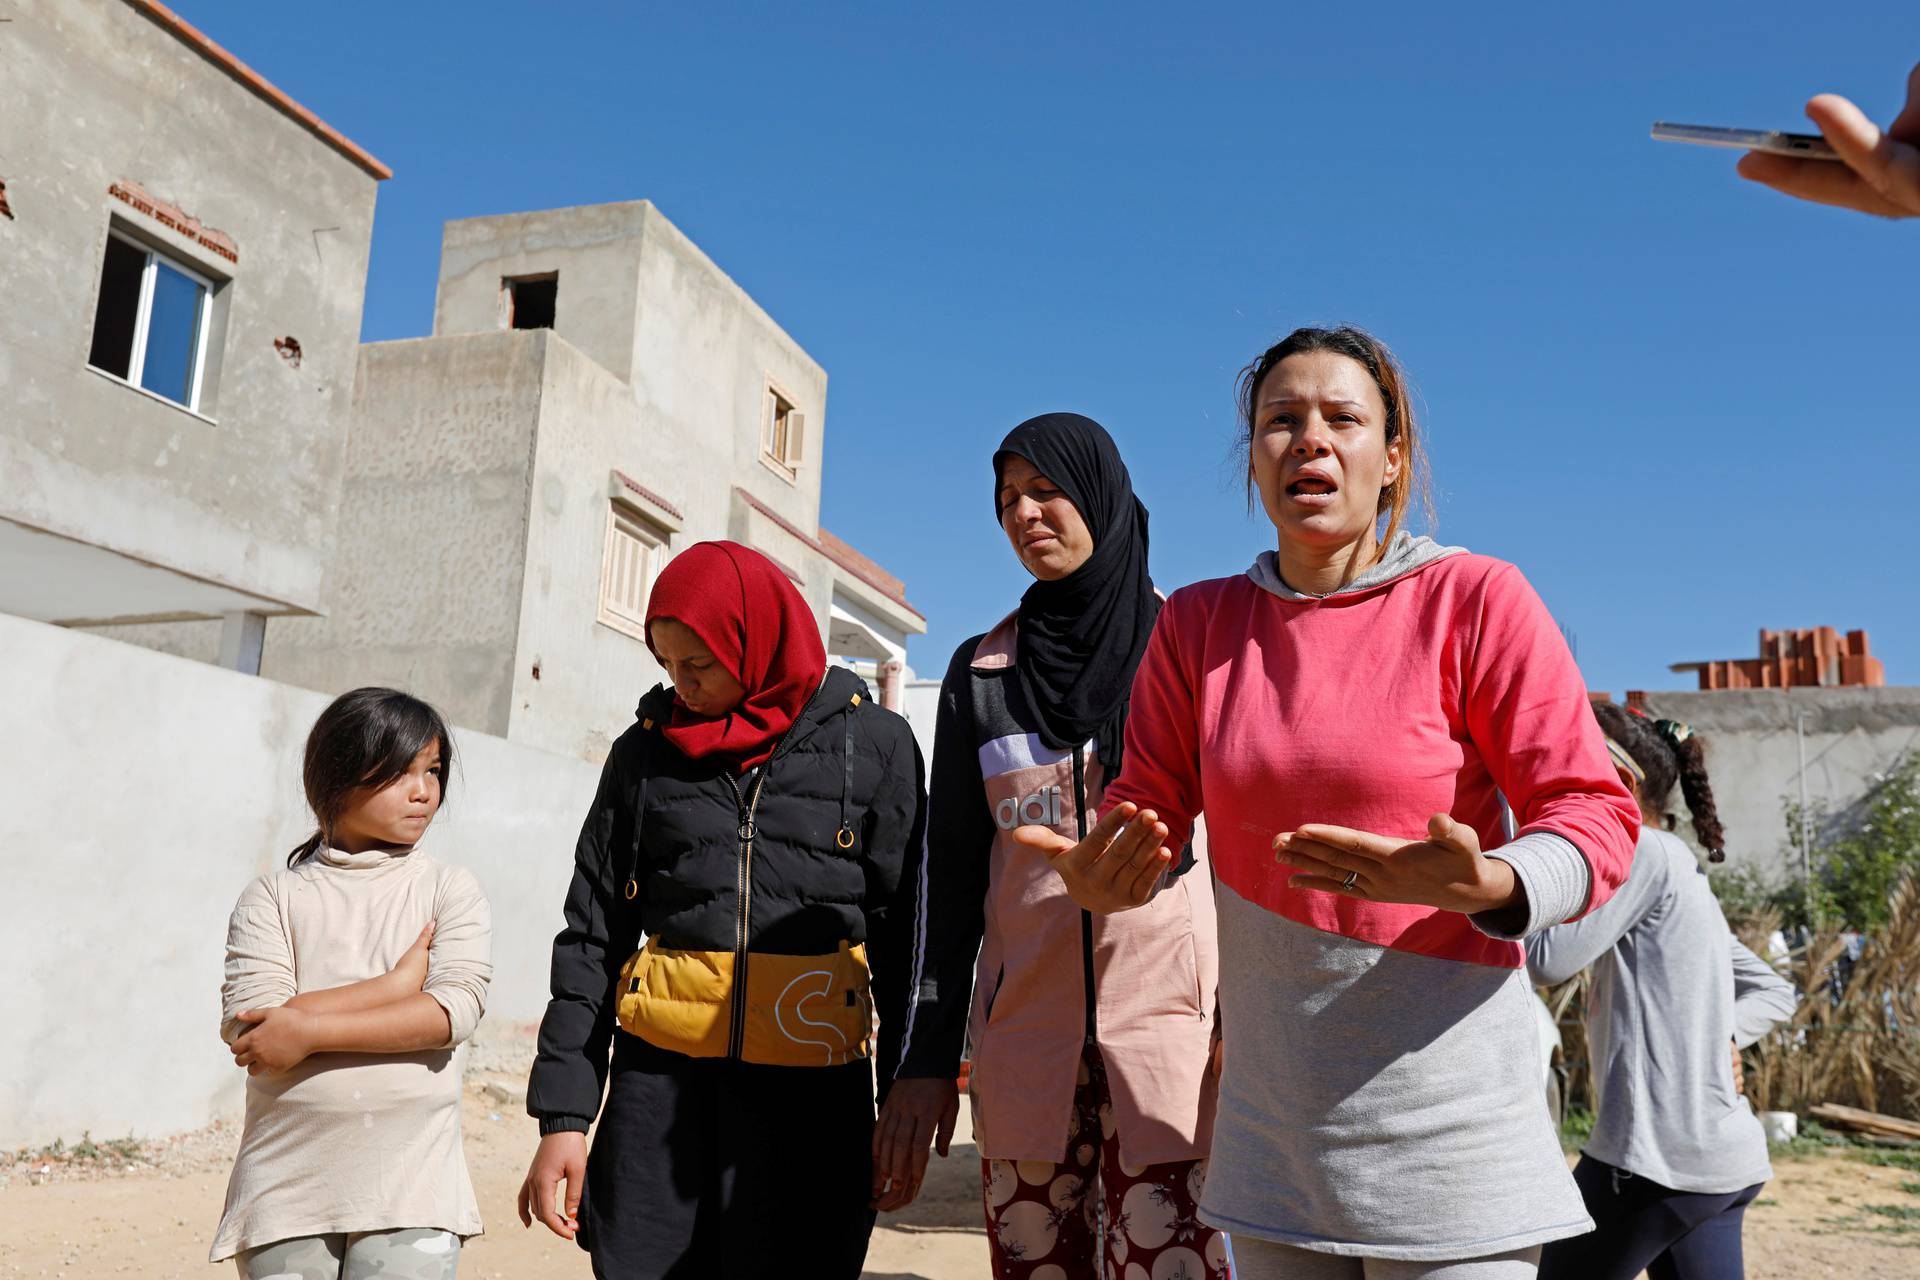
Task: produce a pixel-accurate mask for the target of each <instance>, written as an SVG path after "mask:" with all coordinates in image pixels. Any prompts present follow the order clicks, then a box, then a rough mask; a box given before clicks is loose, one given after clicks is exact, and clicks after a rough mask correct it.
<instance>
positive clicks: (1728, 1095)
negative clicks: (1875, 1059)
mask: <svg viewBox="0 0 1920 1280" xmlns="http://www.w3.org/2000/svg"><path fill="white" fill-rule="evenodd" d="M1594 714H1595V716H1596V717H1597V718H1598V719H1599V720H1600V723H1601V727H1602V728H1603V729H1604V730H1605V731H1606V734H1607V740H1608V748H1609V750H1610V751H1611V752H1612V753H1613V754H1614V758H1615V762H1616V764H1617V765H1618V766H1619V769H1620V772H1621V776H1622V778H1623V780H1626V781H1627V782H1629V783H1630V784H1631V786H1632V787H1633V790H1634V794H1635V798H1636V799H1638V800H1639V802H1640V805H1641V810H1642V815H1643V817H1644V818H1645V820H1646V824H1647V825H1646V826H1644V827H1643V828H1642V830H1641V833H1640V841H1639V843H1638V845H1637V846H1636V847H1635V849H1634V855H1633V867H1632V871H1631V873H1630V874H1629V876H1628V878H1627V882H1626V884H1624V885H1622V886H1621V888H1620V890H1619V892H1617V893H1616V894H1615V895H1614V896H1613V898H1612V899H1611V900H1610V901H1608V902H1607V903H1605V904H1604V905H1603V906H1601V907H1599V908H1597V909H1596V910H1594V911H1593V912H1592V913H1590V914H1589V915H1587V916H1585V917H1584V918H1582V919H1580V920H1577V921H1575V922H1573V923H1571V924H1563V925H1559V926H1557V927H1555V928H1552V929H1549V930H1547V931H1545V932H1543V933H1540V934H1536V935H1535V936H1534V937H1532V938H1529V939H1528V940H1527V942H1526V948H1527V971H1528V973H1529V975H1530V976H1531V977H1532V979H1533V981H1534V982H1536V983H1539V984H1541V985H1543V986H1551V985H1553V984H1555V983H1560V982H1564V981H1566V980H1567V979H1569V978H1572V977H1573V976H1574V975H1576V974H1578V973H1579V972H1580V971H1581V970H1582V969H1585V968H1587V967H1588V966H1589V965H1591V966H1592V967H1593V985H1592V989H1591V991H1590V992H1589V995H1588V1002H1587V1042H1588V1052H1589V1056H1590V1059H1591V1063H1592V1069H1593V1088H1594V1093H1595V1097H1596V1102H1597V1107H1598V1116H1597V1118H1596V1120H1595V1123H1594V1128H1593V1134H1592V1136H1591V1137H1590V1138H1589V1139H1588V1140H1587V1142H1586V1144H1585V1146H1584V1147H1583V1148H1582V1152H1581V1159H1580V1164H1579V1166H1578V1168H1576V1169H1575V1170H1574V1180H1575V1181H1576V1182H1577V1183H1578V1184H1579V1186H1580V1189H1581V1193H1582V1195H1583V1196H1584V1197H1585V1199H1586V1202H1587V1212H1588V1213H1589V1214H1590V1215H1591V1216H1592V1217H1593V1219H1594V1222H1595V1223H1596V1224H1597V1227H1596V1229H1595V1230H1594V1231H1593V1232H1592V1233H1591V1234H1589V1235H1585V1236H1579V1237H1575V1238H1573V1239H1569V1240H1564V1241H1559V1242H1556V1243H1555V1244H1552V1245H1549V1246H1548V1248H1547V1250H1546V1252H1545V1254H1544V1255H1543V1257H1542V1259H1541V1266H1540V1275H1541V1277H1542V1280H1563V1278H1565V1277H1579V1278H1581V1280H1586V1278H1588V1277H1591V1278H1593V1280H1602V1278H1606V1280H1614V1278H1616V1277H1617V1278H1618V1280H1629V1278H1630V1277H1633V1276H1635V1275H1638V1274H1639V1273H1640V1272H1641V1271H1642V1270H1643V1269H1644V1270H1646V1271H1647V1272H1648V1273H1649V1275H1650V1276H1651V1277H1652V1280H1738V1277H1740V1276H1741V1274H1742V1259H1741V1248H1740V1224H1741V1215H1742V1214H1744V1212H1745V1210H1746V1206H1747V1205H1748V1204H1749V1203H1751V1202H1752V1201H1753V1199H1754V1197H1755V1196H1757V1195H1758V1194H1759V1192H1760V1188H1761V1186H1762V1185H1763V1184H1764V1183H1765V1182H1766V1181H1767V1179H1768V1178H1770V1177H1772V1176H1773V1170H1772V1168H1771V1166H1770V1165H1769V1163H1768V1160H1767V1141H1766V1135H1765V1134H1764V1133H1763V1132H1762V1130H1761V1127H1760V1122H1759V1120H1758V1119H1757V1118H1756V1117H1755V1116H1754V1114H1753V1111H1752V1110H1751V1109H1750V1108H1749V1107H1748V1105H1747V1101H1746V1099H1745V1098H1744V1097H1742V1096H1741V1094H1740V1091H1739V1088H1738V1086H1737V1084H1736V1083H1735V1080H1734V1057H1733V1053H1732V1050H1731V1049H1730V1047H1729V1046H1730V1045H1732V1046H1738V1047H1740V1048H1745V1047H1746V1046H1747V1045H1750V1044H1752V1043H1753V1042H1754V1041H1756V1040H1758V1039H1759V1038H1760V1037H1761V1036H1763V1035H1765V1034H1766V1032H1767V1031H1768V1030H1769V1029H1770V1028H1771V1027H1773V1026H1774V1025H1775V1024H1776V1023H1778V1022H1781V1021H1783V1020H1785V1019H1786V1018H1789V1017H1791V1016H1792V1014H1793V1010H1794V1004H1795V996H1794V990H1793V987H1792V985H1791V984H1789V983H1788V982H1787V981H1786V980H1785V979H1784V978H1782V977H1781V976H1780V975H1779V974H1777V973H1775V972H1774V971H1773V969H1772V968H1771V967H1770V966H1769V965H1768V964H1767V962H1766V961H1764V960H1762V959H1761V958H1760V957H1759V956H1757V955H1755V954H1754V953H1753V952H1751V951H1749V950H1748V949H1747V948H1746V947H1744V946H1742V945H1741V944H1740V942H1739V941H1738V940H1737V939H1736V938H1734V936H1733V935H1732V933H1731V932H1730V931H1729V930H1728V928H1727V922H1726V917H1725V916H1724V915H1723V914H1721V911H1720V904H1719V902H1718V901H1717V900H1716V899H1715V898H1714V896H1713V891H1712V889H1711V888H1710V887H1709V886H1708V883H1707V877H1706V875H1705V874H1704V873H1703V872H1702V870H1701V868H1700V866H1699V864H1698V863H1697V862H1696V861H1695V859H1694V855H1693V852H1692V851H1691V850H1690V849H1688V848H1687V846H1686V845H1685V844H1683V843H1681V841H1680V840H1679V839H1677V838H1676V837H1674V836H1672V835H1669V834H1668V833H1667V832H1666V831H1664V830H1660V829H1659V827H1660V824H1662V823H1663V821H1664V820H1665V817H1666V814H1665V809H1666V805H1667V802H1668V799H1669V797H1670V796H1671V794H1672V791H1673V785H1674V782H1675V780H1676V777H1677V778H1678V780H1679V781H1680V782H1681V784H1682V786H1683V788H1684V790H1685V792H1686V795H1687V800H1688V808H1689V810H1690V811H1691V813H1692V815H1693V819H1694V825H1695V829H1696V831H1698V832H1699V833H1700V835H1701V839H1702V841H1703V842H1704V843H1706V844H1707V845H1708V847H1709V848H1710V849H1712V850H1714V851H1715V852H1716V853H1717V852H1718V849H1719V845H1720V824H1719V820H1718V816H1717V815H1716V814H1715V812H1714V810H1713V801H1712V792H1711V790H1710V788H1709V787H1708V784H1707V778H1706V770H1705V767H1704V758H1703V753H1702V750H1701V745H1700V742H1699V740H1698V739H1697V738H1693V737H1692V735H1691V733H1690V731H1688V730H1687V729H1686V727H1685V726H1683V725H1679V724H1676V723H1674V722H1672V721H1657V722H1656V721H1649V720H1647V719H1646V718H1645V717H1642V716H1639V715H1637V714H1636V713H1633V712H1629V711H1626V710H1623V709H1622V708H1620V707H1617V706H1614V705H1613V704H1611V703H1600V704H1596V705H1595V707H1594Z"/></svg>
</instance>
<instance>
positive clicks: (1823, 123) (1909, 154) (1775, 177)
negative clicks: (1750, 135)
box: [1739, 65, 1920, 218]
mask: <svg viewBox="0 0 1920 1280" xmlns="http://www.w3.org/2000/svg"><path fill="white" fill-rule="evenodd" d="M1807 118H1808V119H1810V120H1812V121H1813V122H1814V123H1815V124H1816V125H1818V126H1819V127H1820V132H1821V133H1822V134H1823V135H1824V136H1825V137H1826V139H1827V141H1828V142H1830V143H1832V144H1833V149H1834V150H1835V151H1836V152H1838V153H1839V155H1840V159H1841V160H1842V161H1844V162H1845V163H1843V164H1835V163H1833V162H1832V161H1831V160H1805V159H1800V158H1798V157H1795V156H1776V155H1769V154H1766V153H1764V152H1759V151H1749V152H1748V153H1747V154H1746V155H1744V156H1742V157H1740V166H1739V173H1740V176H1741V177H1743V178H1749V179H1752V180H1753V181H1754V182H1759V183H1763V184H1765V185H1766V186H1769V187H1772V188H1773V189H1774V190H1775V191H1778V192H1781V193H1783V194H1785V195H1790V196H1796V197H1798V198H1799V199H1802V200H1811V201H1813V202H1815V203H1816V204H1830V205H1836V206H1838V207H1840V208H1842V209H1857V210H1859V211H1860V212H1861V213H1873V214H1878V215H1879V216H1881V217H1883V218H1913V217H1920V65H1916V66H1915V67H1914V69H1913V70H1912V72H1911V73H1909V74H1908V76H1907V105H1906V106H1905V107H1904V108H1903V109H1902V110H1901V112H1900V114H1899V116H1897V117H1896V118H1895V119H1894V122H1893V123H1892V124H1890V125H1888V126H1887V131H1886V132H1885V133H1882V132H1881V131H1880V130H1879V129H1878V128H1876V127H1875V126H1874V123H1873V121H1871V120H1869V119H1867V116H1866V113H1865V112H1863V111H1861V110H1860V108H1859V107H1856V106H1854V105H1853V103H1852V102H1850V101H1848V100H1847V99H1846V98H1843V97H1841V96H1840V95H1839V94H1837V93H1823V94H1821V95H1820V96H1819V97H1817V98H1815V99H1814V100H1813V101H1811V102H1809V103H1808V104H1807Z"/></svg>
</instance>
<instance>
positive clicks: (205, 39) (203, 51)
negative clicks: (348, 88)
mask: <svg viewBox="0 0 1920 1280" xmlns="http://www.w3.org/2000/svg"><path fill="white" fill-rule="evenodd" d="M126 2H127V4H129V5H131V6H132V7H133V8H134V9H136V10H138V11H139V12H140V13H141V14H143V15H144V16H146V17H147V18H150V19H152V20H153V22H154V23H155V25H157V26H159V27H160V28H162V29H163V30H166V31H169V32H171V33H172V34H173V35H174V36H175V37H177V38H178V39H179V40H180V42H181V43H182V44H185V45H187V46H188V47H190V48H191V49H193V50H194V51H195V52H197V53H199V54H200V56H201V57H203V58H205V59H206V60H207V61H208V62H211V63H212V64H213V65H214V66H216V67H219V68H220V69H221V70H222V71H224V72H226V73H227V74H228V75H230V76H232V77H233V78H234V79H235V80H237V81H239V82H240V83H241V84H242V85H243V86H245V87H246V88H248V89H250V90H252V91H253V92H254V93H255V94H256V95H258V96H259V97H260V98H261V99H263V100H264V101H266V102H268V103H270V104H271V105H272V106H274V107H276V108H278V109H279V110H280V111H281V112H282V113H284V114H285V115H287V116H290V117H292V118H293V119H294V120H295V121H297V122H298V123H299V124H301V125H302V126H303V127H305V128H306V130H307V131H308V132H309V133H311V134H313V135H314V136H315V137H316V138H319V139H320V140H321V141H322V142H324V143H326V144H327V145H328V146H330V147H332V148H333V149H334V150H335V151H338V152H339V153H340V154H341V155H343V156H345V157H346V158H347V159H349V160H351V161H353V162H354V163H355V164H357V165H359V166H360V167H361V168H362V169H365V170H366V171H367V172H368V173H370V174H372V175H373V176H374V177H375V178H376V179H378V180H380V181H385V180H386V179H388V178H391V177H392V176H393V170H392V169H389V168H388V167H387V166H386V165H384V164H381V163H380V162H379V161H378V160H376V159H374V157H373V156H372V155H371V154H369V153H368V152H367V151H366V150H365V149H363V148H361V147H359V146H357V145H355V144H354V142H353V141H352V140H351V139H349V138H348V137H347V136H346V135H345V134H343V133H341V132H340V131H339V130H338V129H336V128H334V127H333V126H332V125H330V124H328V123H327V122H326V121H325V120H322V119H321V118H320V117H319V116H317V115H315V114H313V112H311V111H309V110H307V109H306V108H305V107H303V106H301V105H300V104H299V103H297V102H295V101H294V100H293V99H292V98H289V97H288V96H287V95H286V93H285V92H283V91H282V90H281V89H279V88H278V87H276V86H275V85H274V84H273V83H272V82H271V81H270V80H268V79H267V78H266V77H265V76H263V75H261V74H260V73H259V72H258V71H255V70H254V69H253V68H252V67H250V66H248V65H247V64H246V63H244V62H242V61H240V59H238V58H236V57H234V56H233V55H232V54H231V53H229V52H227V50H225V49H223V48H222V47H221V46H220V45H219V44H217V43H215V42H214V41H213V40H212V39H211V38H210V37H209V36H208V35H207V34H206V33H205V32H204V31H202V30H200V28H198V27H196V26H194V25H193V24H192V23H191V22H188V21H187V20H186V19H185V18H182V17H181V16H180V15H179V14H177V13H175V12H174V11H173V10H171V9H169V8H167V6H165V5H164V4H160V3H159V2H158V0H126Z"/></svg>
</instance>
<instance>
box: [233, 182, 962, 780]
mask: <svg viewBox="0 0 1920 1280" xmlns="http://www.w3.org/2000/svg"><path fill="white" fill-rule="evenodd" d="M826 394H827V377H826V372H825V371H824V370H823V369H822V368H821V367H820V366H819V365H818V364H817V363H815V361H814V360H813V359H812V358H810V357H809V356H808V355H807V353H806V352H805V351H804V350H802V349H801V347H800V345H799V344H798V343H796V342H795V341H794V340H793V339H792V338H791V337H789V336H788V335H787V334H786V333H785V332H784V331H783V330H782V329H781V328H780V326H779V325H778V324H776V323H775V322H774V321H773V319H772V317H770V316H769V315H767V313H766V312H765V311H763V310H762V309H761V308H760V307H759V306H758V305H757V304H755V302H754V301H753V299H752V298H750V297H749V296H748V295H747V294H746V292H745V291H744V290H742V289H741V288H740V287H739V286H738V285H736V284H735V283H734V282H733V281H732V280H730V279H729V278H728V277H727V276H726V274H725V273H724V272H722V271H721V270H720V269H719V268H718V267H717V266H715V265H714V263H713V262H712V261H711V260H710V259H709V258H708V257H707V256H706V255H705V254H704V253H702V252H701V251H700V249H699V248H698V247H697V246H695V245H694V244H693V242H692V241H691V240H689V239H688V238H687V237H686V236H685V235H683V234H682V233H681V232H680V231H679V229H678V228H676V227H675V226H674V225H673V224H672V223H671V222H669V221H668V220H667V219H666V218H665V217H664V216H663V215H662V214H661V213H660V212H659V210H657V209H655V208H654V207H653V206H652V205H651V204H649V203H648V202H646V201H637V202H632V203H623V204H610V205H596V206H589V207H583V208H573V209H553V210H546V211H543V212H537V213H524V214H514V215H508V216H502V217H486V218H473V219H467V220H464V221H459V222H453V223H449V224H448V225H447V227H446V230H445V235H444V240H443V243H442V249H441V264H440V277H439V287H438V296H437V299H436V303H435V307H434V327H433V334H432V336H430V337H426V338H414V339H406V340H401V341H394V342H378V343H371V344H368V345H366V346H364V347H362V348H361V351H360V364H359V373H358V376H357V378H356V379H355V382H354V390H353V421H354V428H353V437H352V443H351V447H350V449H349V451H348V456H347V461H346V481H345V490H344V494H343V498H342V515H341V520H340V527H339V535H338V538H337V542H336V548H335V552H334V556H333V560H332V563H331V565H330V568H329V574H328V587H327V591H326V608H325V611H324V612H325V613H326V615H327V616H326V617H325V618H324V619H314V620H287V621H283V622H276V623H275V624H274V626H273V627H272V628H271V629H270V631H269V635H268V639H267V646H266V657H265V662H264V665H263V668H262V671H263V674H266V675H268V676H270V677H272V678H274V679H278V680H283V681H286V682H288V683H292V684H298V685H304V686H306V687H309V688H313V689H319V690H323V691H328V692H332V691H337V690H341V689H345V688H349V687H351V686H353V685H355V684H364V683H369V682H381V683H392V684H396V685H400V686H402V687H405V688H408V689H411V690H413V691H414V692H416V693H418V694H420V695H421V696H422V697H425V698H427V699H429V700H430V701H432V702H434V703H435V704H436V705H439V706H440V707H441V708H442V709H443V710H444V711H445V712H446V713H447V714H448V715H449V716H450V717H451V718H452V719H453V720H454V721H455V722H456V723H458V724H460V725H463V726H466V727H468V728H474V729H479V730H482V731H484V732H487V733H491V734H496V735H499V736H501V737H505V738H508V739H511V740H513V741H515V742H520V743H525V744H528V745H533V746H539V747H542V748H544V749H546V750H549V751H555V752H560V753H563V754H568V755H577V756H583V757H585V758H588V759H599V758H602V757H603V756H604V755H605V754H606V752H607V750H608V748H609V746H610V745H611V742H612V740H613V738H614V737H616V736H618V734H619V733H620V732H621V731H622V730H623V729H624V728H625V727H626V726H627V725H628V724H630V723H631V722H632V714H633V706H634V703H635V702H636V701H637V699H638V697H639V695H640V694H641V693H642V692H644V691H645V690H646V689H647V688H649V687H650V686H651V685H652V684H654V683H655V682H656V681H658V680H659V679H661V678H662V673H661V672H660V670H659V668H658V666H657V665H656V664H655V663H654V661H653V658H652V655H651V654H650V653H649V652H648V650H647V647H646V645H645V643H644V640H643V638H642V631H641V619H642V618H643V617H644V613H645V607H646V599H647V593H648V590H649V588H650V586H651V583H652V580H653V577H654V575H655V574H657V573H658V572H659V569H660V566H661V565H662V564H664V563H665V561H666V560H667V558H669V557H670V556H672V555H673V553H674V552H675V550H676V549H678V548H680V547H683V546H685V545H687V544H689V543H691V542H696V541H700V540H702V539H707V538H723V537H724V538H733V539H735V540H737V541H740V542H744V543H747V544H749V545H751V546H754V547H756V548H758V549H759V550H761V551H763V552H764V553H765V554H767V555H768V556H769V557H771V558H772V559H773V560H774V561H776V562H777V563H778V564H779V565H780V566H781V567H782V568H783V569H784V570H785V571H786V573H787V575H788V576H789V577H790V578H792V579H793V580H794V582H796V583H797V584H798V585H799V587H800V589H801V591H802V593H803V594H804V595H805V596H806V598H807V600H808V601H809V603H810V604H812V606H813V609H814V612H815V614H816V616H818V617H819V618H820V619H821V621H822V633H823V635H824V636H825V637H826V639H827V647H828V651H829V652H830V653H832V654H834V655H836V657H837V658H839V659H841V660H845V661H849V662H852V663H854V664H855V665H857V666H862V667H864V669H865V671H866V673H867V674H869V675H870V677H872V678H873V679H874V681H875V683H876V684H877V685H878V687H879V692H880V695H881V698H882V700H883V701H884V702H887V703H888V704H889V705H897V702H898V698H899V687H900V683H901V676H902V673H903V669H904V663H905V657H906V643H907V638H908V637H909V636H910V635H913V634H919V633H923V632H924V631H925V627H926V624H925V621H924V619H923V618H922V617H921V615H920V614H919V613H918V612H917V611H915V610H914V609H913V608H912V606H911V605H909V604H908V603H907V599H906V595H905V591H904V588H903V586H902V584H901V583H900V581H899V579H897V578H895V577H893V576H892V575H891V574H888V573H887V572H886V571H885V570H884V569H882V568H880V566H878V565H877V564H875V563H873V562H872V561H871V560H869V559H867V558H866V557H865V556H863V555H861V554H860V553H858V552H857V551H855V550H853V548H851V547H849V546H847V545H846V544H845V543H843V542H841V541H840V540H839V539H837V538H835V537H834V536H833V535H832V534H830V533H828V532H826V531H825V530H822V529H821V528H820V520H819V512H820V480H821V459H822V457H823V448H822V446H823V444H824V434H825V433H824V425H825V419H826V413H825V411H826Z"/></svg>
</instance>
